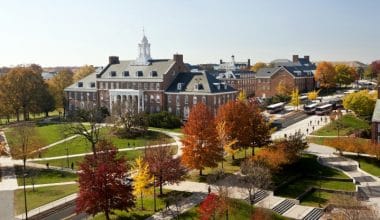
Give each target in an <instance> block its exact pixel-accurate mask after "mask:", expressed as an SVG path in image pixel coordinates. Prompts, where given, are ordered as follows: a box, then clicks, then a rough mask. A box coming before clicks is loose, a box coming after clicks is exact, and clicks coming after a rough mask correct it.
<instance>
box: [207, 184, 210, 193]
mask: <svg viewBox="0 0 380 220" xmlns="http://www.w3.org/2000/svg"><path fill="white" fill-rule="evenodd" d="M207 190H208V194H210V193H211V186H210V185H208V189H207Z"/></svg>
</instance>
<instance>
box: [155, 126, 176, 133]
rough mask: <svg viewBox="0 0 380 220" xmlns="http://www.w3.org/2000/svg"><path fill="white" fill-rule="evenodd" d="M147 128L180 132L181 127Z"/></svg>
mask: <svg viewBox="0 0 380 220" xmlns="http://www.w3.org/2000/svg"><path fill="white" fill-rule="evenodd" d="M149 129H154V130H161V131H169V132H176V133H182V127H181V128H156V127H149Z"/></svg>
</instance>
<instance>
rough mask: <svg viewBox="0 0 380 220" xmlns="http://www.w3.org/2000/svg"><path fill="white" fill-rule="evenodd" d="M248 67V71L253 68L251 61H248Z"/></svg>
mask: <svg viewBox="0 0 380 220" xmlns="http://www.w3.org/2000/svg"><path fill="white" fill-rule="evenodd" d="M247 67H248V69H250V68H251V59H248V62H247Z"/></svg>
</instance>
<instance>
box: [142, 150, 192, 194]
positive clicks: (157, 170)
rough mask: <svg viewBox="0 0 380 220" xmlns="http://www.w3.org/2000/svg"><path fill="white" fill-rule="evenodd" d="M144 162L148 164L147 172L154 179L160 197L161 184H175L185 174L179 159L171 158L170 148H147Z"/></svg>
mask: <svg viewBox="0 0 380 220" xmlns="http://www.w3.org/2000/svg"><path fill="white" fill-rule="evenodd" d="M144 160H145V161H146V162H147V163H148V164H149V172H150V173H151V174H153V175H154V176H155V178H156V183H157V184H158V185H159V186H160V194H161V195H162V184H163V183H165V182H169V183H177V182H179V181H181V180H182V179H183V176H184V175H185V174H186V168H185V167H184V166H182V164H181V159H180V158H173V156H172V154H171V150H170V146H162V147H152V148H147V149H146V151H145V157H144Z"/></svg>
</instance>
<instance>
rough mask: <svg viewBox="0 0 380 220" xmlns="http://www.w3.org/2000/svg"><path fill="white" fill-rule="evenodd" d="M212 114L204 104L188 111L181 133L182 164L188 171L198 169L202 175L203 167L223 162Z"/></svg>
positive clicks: (199, 104)
mask: <svg viewBox="0 0 380 220" xmlns="http://www.w3.org/2000/svg"><path fill="white" fill-rule="evenodd" d="M215 127H216V126H215V120H214V116H213V114H212V113H211V112H210V111H209V109H208V108H207V106H206V105H205V104H204V103H202V102H201V103H198V104H196V105H195V106H193V108H192V109H191V111H190V114H189V118H188V121H187V122H186V124H185V126H184V128H183V133H184V138H183V139H182V140H181V141H182V143H183V145H184V146H183V149H182V151H183V155H182V163H183V164H184V165H185V166H186V167H188V168H190V169H198V170H199V174H200V175H202V170H203V169H204V168H205V167H216V166H218V162H219V161H222V160H223V148H222V147H221V146H220V145H219V144H218V141H217V133H216V129H215Z"/></svg>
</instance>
